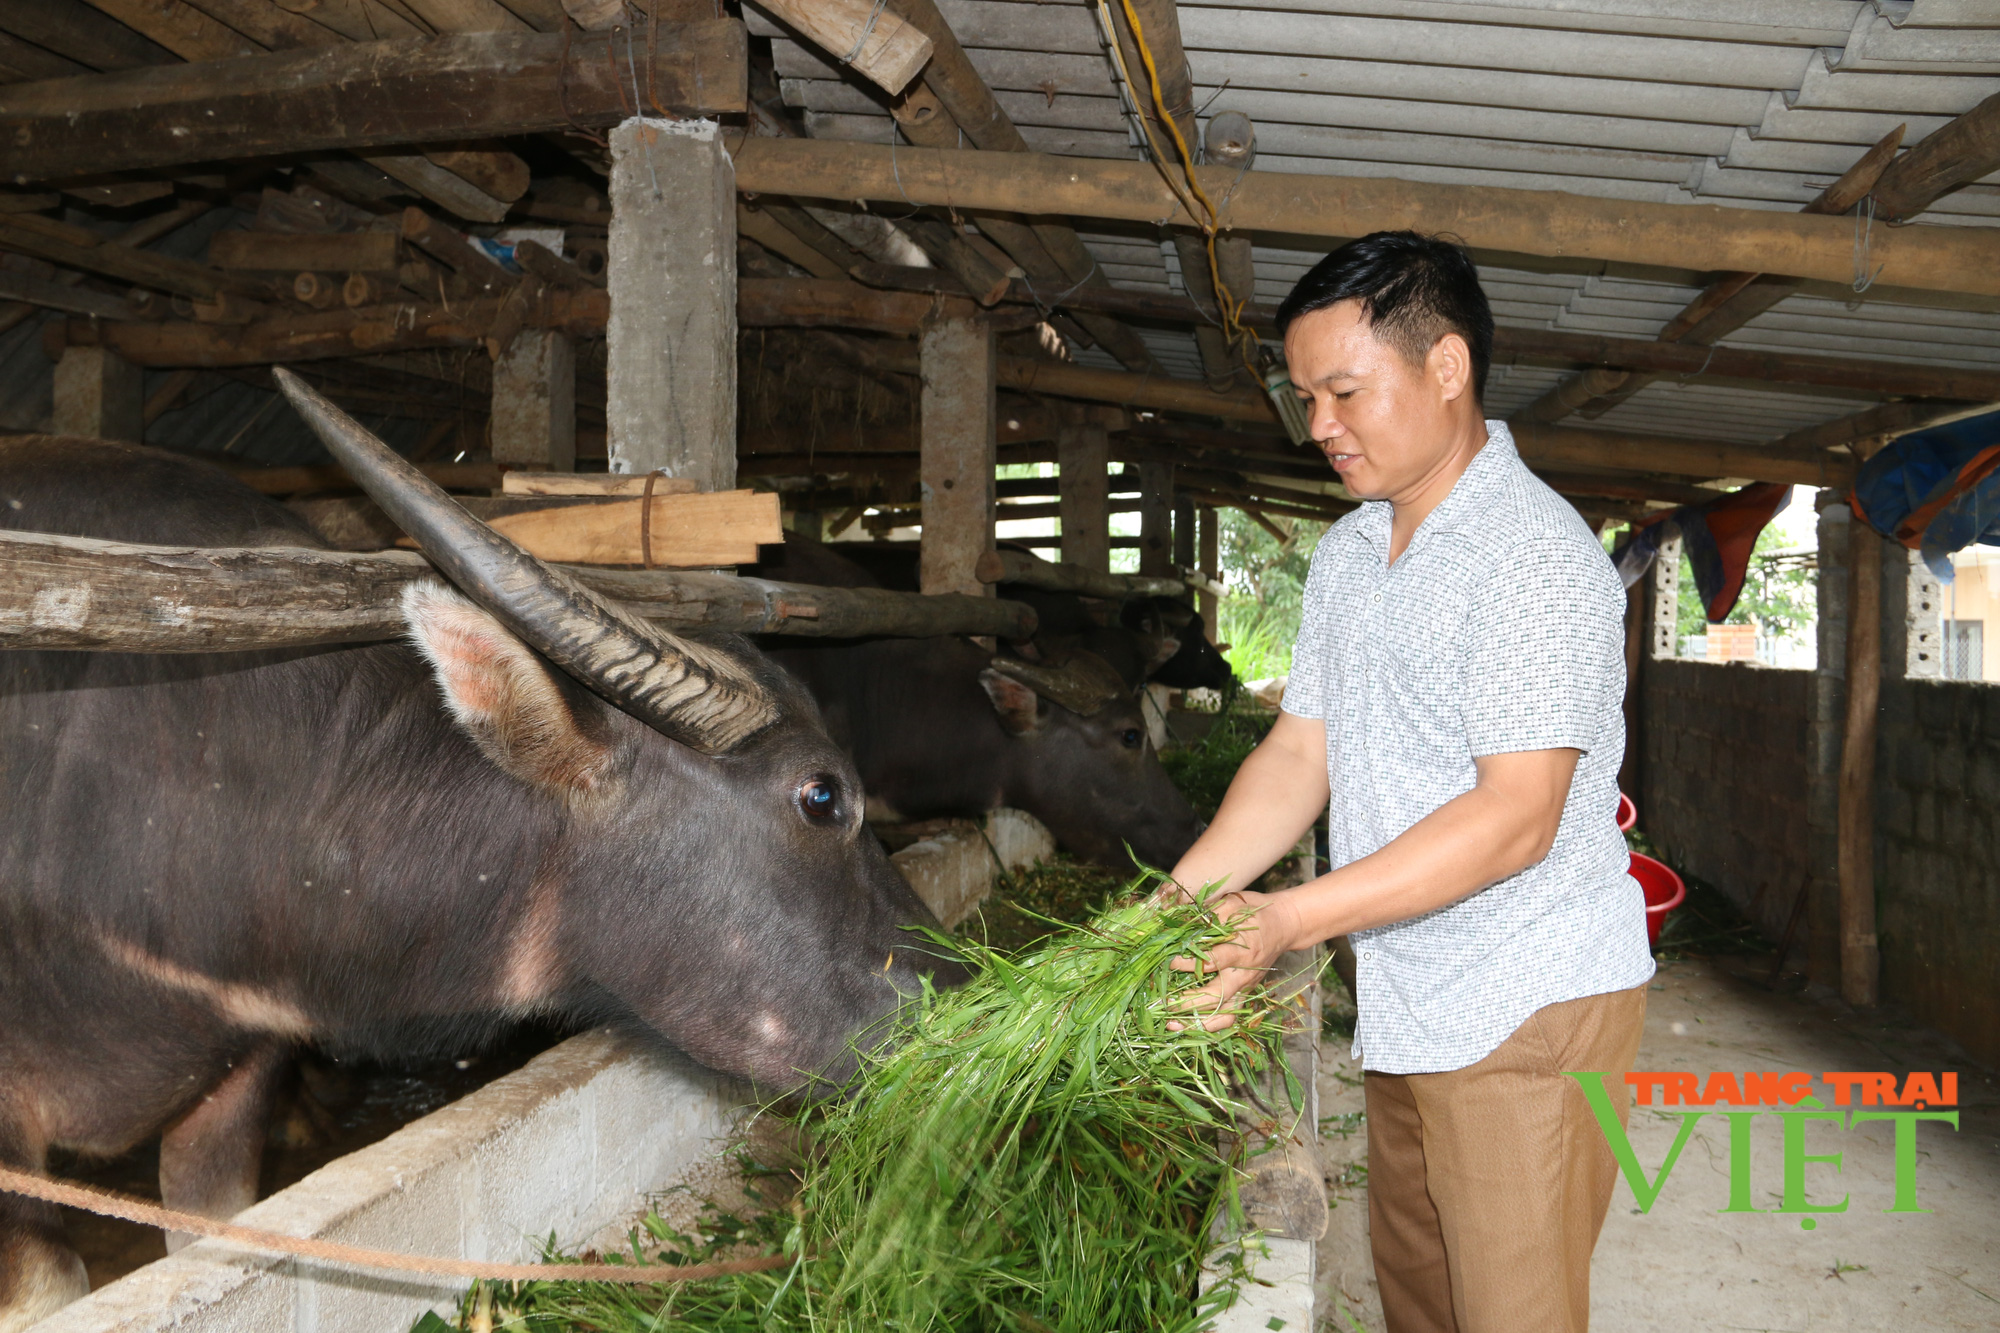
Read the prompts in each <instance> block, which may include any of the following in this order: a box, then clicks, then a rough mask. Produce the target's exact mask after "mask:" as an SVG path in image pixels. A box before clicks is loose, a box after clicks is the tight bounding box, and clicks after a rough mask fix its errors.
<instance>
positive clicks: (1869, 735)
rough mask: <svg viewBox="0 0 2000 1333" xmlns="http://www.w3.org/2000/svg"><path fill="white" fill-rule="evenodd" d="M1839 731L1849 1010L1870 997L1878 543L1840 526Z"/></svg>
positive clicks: (1843, 986)
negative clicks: (1842, 658)
mask: <svg viewBox="0 0 2000 1333" xmlns="http://www.w3.org/2000/svg"><path fill="white" fill-rule="evenodd" d="M1847 526H1848V564H1847V580H1848V581H1847V727H1846V730H1845V732H1844V733H1843V734H1842V737H1841V743H1840V824H1839V835H1838V836H1839V864H1840V994H1841V998H1842V999H1844V1000H1846V1001H1847V1002H1848V1003H1849V1004H1851V1005H1854V1006H1856V1007H1857V1008H1867V1007H1869V1006H1872V1005H1873V1004H1875V1002H1876V1000H1877V999H1878V988H1879V985H1880V981H1881V964H1882V960H1881V953H1880V950H1879V949H1878V948H1877V945H1876V939H1875V720H1876V712H1877V710H1878V708H1879V707H1880V704H1881V695H1882V542H1881V539H1880V538H1878V537H1877V536H1876V535H1875V531H1874V529H1872V528H1870V527H1869V526H1868V524H1867V523H1866V522H1865V521H1863V520H1862V518H1861V517H1860V515H1858V514H1857V515H1855V516H1854V517H1853V518H1852V519H1850V520H1849V522H1848V525H1847Z"/></svg>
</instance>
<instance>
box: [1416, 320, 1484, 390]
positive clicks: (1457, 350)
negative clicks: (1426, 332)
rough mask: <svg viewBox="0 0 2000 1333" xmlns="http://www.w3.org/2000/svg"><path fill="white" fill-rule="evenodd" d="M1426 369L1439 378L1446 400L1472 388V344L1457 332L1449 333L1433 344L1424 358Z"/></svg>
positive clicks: (1439, 385) (1440, 387) (1438, 381)
mask: <svg viewBox="0 0 2000 1333" xmlns="http://www.w3.org/2000/svg"><path fill="white" fill-rule="evenodd" d="M1424 364H1425V369H1427V370H1428V371H1429V372H1430V374H1431V375H1432V377H1433V378H1435V379H1436V380H1437V384H1438V388H1439V390H1441V391H1442V392H1443V394H1444V397H1445V399H1446V401H1450V400H1452V399H1454V398H1458V397H1461V396H1462V395H1464V394H1466V393H1468V392H1470V391H1471V389H1472V346H1471V344H1469V343H1467V342H1466V341H1465V339H1464V338H1463V337H1461V336H1459V335H1458V334H1456V333H1447V334H1445V335H1444V336H1443V337H1441V338H1439V339H1438V340H1437V341H1436V342H1434V343H1432V344H1431V350H1430V355H1429V356H1427V357H1425V358H1424Z"/></svg>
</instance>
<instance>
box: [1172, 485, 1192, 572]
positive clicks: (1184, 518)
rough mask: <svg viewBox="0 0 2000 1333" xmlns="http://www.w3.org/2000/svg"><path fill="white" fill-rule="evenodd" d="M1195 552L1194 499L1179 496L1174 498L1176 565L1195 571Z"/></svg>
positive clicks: (1187, 496)
mask: <svg viewBox="0 0 2000 1333" xmlns="http://www.w3.org/2000/svg"><path fill="white" fill-rule="evenodd" d="M1194 551H1195V545H1194V497H1193V496H1191V495H1187V494H1179V495H1176V496H1174V564H1175V565H1176V566H1178V567H1179V568H1181V569H1193V568H1194Z"/></svg>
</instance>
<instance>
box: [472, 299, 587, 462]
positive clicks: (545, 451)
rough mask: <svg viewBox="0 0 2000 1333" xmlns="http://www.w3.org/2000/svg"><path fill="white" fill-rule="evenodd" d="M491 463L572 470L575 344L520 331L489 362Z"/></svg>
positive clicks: (548, 332)
mask: <svg viewBox="0 0 2000 1333" xmlns="http://www.w3.org/2000/svg"><path fill="white" fill-rule="evenodd" d="M493 461H494V462H496V463H510V464H512V465H514V466H515V467H523V468H533V469H537V470H539V471H543V472H574V471H576V344H575V343H573V342H572V341H570V337H569V335H568V334H566V333H558V332H556V331H555V330H554V329H523V330H521V331H520V332H519V333H517V334H515V335H514V340H513V341H512V342H510V343H508V344H507V350H506V351H504V352H502V353H501V354H500V359H499V360H498V361H496V362H494V363H493Z"/></svg>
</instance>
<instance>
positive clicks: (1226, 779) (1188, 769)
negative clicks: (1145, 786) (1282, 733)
mask: <svg viewBox="0 0 2000 1333" xmlns="http://www.w3.org/2000/svg"><path fill="white" fill-rule="evenodd" d="M1276 720H1277V719H1276V717H1275V715H1273V714H1271V713H1267V712H1264V711H1263V710H1262V709H1259V708H1255V707H1253V706H1251V705H1249V704H1248V703H1246V702H1245V701H1244V697H1243V695H1242V694H1241V693H1240V692H1235V693H1232V694H1231V695H1230V696H1229V699H1228V700H1227V701H1226V702H1225V703H1224V704H1223V707H1222V712H1221V713H1219V714H1217V716H1216V719H1215V725H1213V726H1212V727H1210V728H1209V729H1208V735H1206V736H1204V737H1203V738H1202V739H1201V740H1200V741H1198V742H1197V743H1195V744H1193V745H1183V746H1178V747H1176V748H1174V749H1171V750H1163V751H1161V753H1160V765H1161V767H1163V768H1165V769H1166V770H1167V776H1168V777H1169V778H1171V779H1172V780H1173V784H1174V786H1176V787H1178V788H1180V793H1181V795H1182V796H1185V797H1186V798H1187V803H1188V804H1189V805H1191V806H1193V807H1194V809H1195V813H1196V814H1198V815H1200V816H1201V817H1202V818H1203V819H1213V818H1215V812H1216V810H1217V809H1218V808H1220V806H1221V805H1222V798H1223V796H1224V795H1225V794H1226V793H1227V792H1228V791H1229V784H1230V783H1231V782H1234V781H1235V780H1236V770H1237V769H1239V768H1241V767H1243V761H1244V760H1245V759H1248V758H1249V757H1250V752H1251V751H1252V750H1254V749H1256V748H1257V747H1258V746H1259V745H1260V744H1262V743H1263V740H1264V737H1265V736H1267V735H1269V734H1270V731H1271V724H1272V723H1273V722H1274V721H1276Z"/></svg>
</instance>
